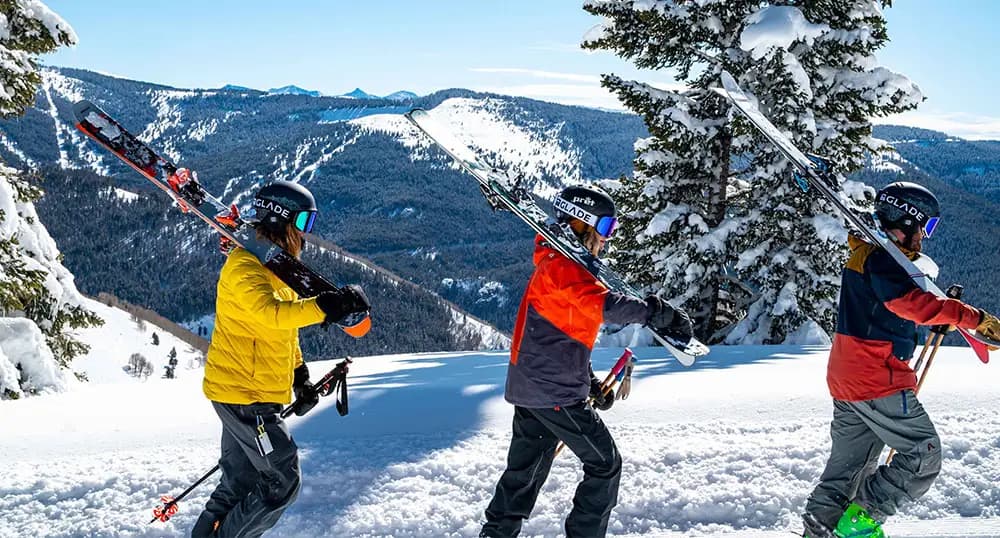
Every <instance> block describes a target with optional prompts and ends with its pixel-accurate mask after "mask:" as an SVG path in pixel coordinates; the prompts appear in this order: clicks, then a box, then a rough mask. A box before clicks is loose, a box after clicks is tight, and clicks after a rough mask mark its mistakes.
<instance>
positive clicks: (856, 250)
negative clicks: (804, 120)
mask: <svg viewBox="0 0 1000 538" xmlns="http://www.w3.org/2000/svg"><path fill="white" fill-rule="evenodd" d="M875 214H876V217H877V218H878V220H879V223H880V224H881V227H882V229H883V230H885V233H886V235H887V236H888V237H889V238H890V240H892V241H893V242H894V243H895V244H896V245H897V246H898V247H899V248H900V249H901V250H902V251H903V253H905V254H906V255H907V257H909V258H910V259H915V258H916V257H918V256H919V253H920V249H921V242H922V240H923V239H924V237H931V234H932V233H933V232H934V230H935V228H936V227H937V225H938V223H939V222H940V210H939V204H938V200H937V198H936V197H935V196H934V194H932V193H931V192H930V191H929V190H927V189H926V188H924V187H922V186H920V185H917V184H915V183H908V182H897V183H892V184H890V185H888V186H886V187H885V188H883V189H882V190H881V191H879V192H878V195H877V198H876V202H875ZM848 241H849V244H850V248H851V256H850V258H849V259H848V261H847V265H846V267H845V268H844V271H843V276H842V280H841V291H840V306H839V312H838V315H837V330H836V335H835V336H834V340H833V347H832V349H831V350H830V360H829V364H828V366H827V384H828V386H829V389H830V395H831V396H833V406H834V409H833V422H832V424H831V426H830V436H831V438H832V440H833V446H832V447H831V450H830V459H829V460H828V461H827V464H826V469H825V470H824V471H823V474H822V476H821V477H820V482H819V485H817V486H816V489H815V490H814V491H813V492H812V494H811V495H810V496H809V499H808V501H807V503H806V511H805V513H804V514H803V516H802V518H803V521H804V523H805V533H804V536H808V537H811V538H832V537H846V536H852V537H884V536H885V534H884V532H883V531H882V528H881V525H882V522H884V521H885V519H886V517H887V516H891V515H892V514H895V513H896V510H897V508H898V507H899V505H900V504H901V503H903V502H904V501H907V500H912V499H917V498H919V497H920V496H922V495H923V494H924V493H926V492H927V490H928V489H929V488H930V486H931V483H932V482H933V481H934V479H935V477H937V475H938V472H939V471H940V468H941V441H940V439H939V438H938V434H937V431H936V430H935V428H934V424H933V423H932V422H931V419H930V417H929V416H928V415H927V412H926V411H924V408H923V406H921V405H920V402H919V401H917V398H916V395H915V393H914V389H915V387H916V374H915V373H914V372H913V370H912V369H911V368H910V366H909V364H908V363H907V361H908V360H909V359H910V358H912V356H913V351H914V348H915V347H916V336H917V333H916V325H917V324H920V325H954V326H957V327H961V328H964V329H975V330H976V332H978V333H981V334H982V335H984V336H986V337H988V338H992V339H997V338H1000V322H998V321H997V318H995V317H994V316H992V315H990V314H988V313H987V312H986V311H984V310H980V309H976V308H973V307H971V306H969V305H966V304H964V303H962V302H961V301H958V300H955V299H944V298H940V297H937V296H935V295H933V294H931V293H929V292H925V291H922V290H920V289H919V288H918V287H917V286H916V284H914V283H913V281H912V280H911V279H910V277H909V276H908V275H907V274H906V272H905V271H904V270H903V269H902V268H901V267H900V266H899V265H898V264H897V263H896V262H894V261H893V260H892V258H891V257H890V255H889V253H888V252H886V251H885V250H884V249H882V248H880V247H877V246H874V245H871V244H869V243H866V242H864V241H862V240H860V239H858V238H856V237H854V236H851V237H849V238H848ZM885 445H889V446H890V447H892V448H894V449H896V451H897V454H896V457H895V458H893V460H892V462H891V463H890V464H889V465H882V466H878V465H877V462H878V457H879V454H880V453H881V452H882V448H883V447H884V446H885Z"/></svg>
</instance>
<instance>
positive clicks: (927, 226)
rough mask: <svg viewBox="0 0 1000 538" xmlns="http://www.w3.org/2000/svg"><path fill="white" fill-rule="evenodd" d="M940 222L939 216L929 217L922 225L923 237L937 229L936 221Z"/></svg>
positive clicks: (932, 233)
mask: <svg viewBox="0 0 1000 538" xmlns="http://www.w3.org/2000/svg"><path fill="white" fill-rule="evenodd" d="M940 222H941V217H931V218H929V219H927V222H925V223H924V227H923V232H924V237H930V236H931V235H934V230H937V227H938V223H940Z"/></svg>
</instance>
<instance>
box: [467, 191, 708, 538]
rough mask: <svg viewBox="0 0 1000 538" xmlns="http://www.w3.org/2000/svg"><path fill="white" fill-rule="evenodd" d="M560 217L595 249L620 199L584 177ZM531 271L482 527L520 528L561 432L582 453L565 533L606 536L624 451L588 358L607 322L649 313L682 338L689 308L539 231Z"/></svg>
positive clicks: (611, 225)
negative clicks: (573, 253)
mask: <svg viewBox="0 0 1000 538" xmlns="http://www.w3.org/2000/svg"><path fill="white" fill-rule="evenodd" d="M553 205H554V207H555V209H556V213H557V215H558V216H559V220H560V222H562V223H565V224H567V225H568V226H570V227H571V229H572V230H573V232H574V234H575V235H576V237H577V239H578V240H579V241H580V243H581V244H582V245H583V246H584V247H585V248H586V249H587V250H589V251H590V252H591V253H592V254H593V255H594V256H599V255H600V252H601V251H602V250H603V248H604V245H605V242H606V241H607V240H608V239H609V238H611V236H612V234H613V233H614V231H615V227H616V226H617V223H618V221H617V218H616V210H615V204H614V201H613V200H612V199H611V198H610V197H609V196H608V195H607V194H605V193H604V192H601V191H599V190H597V189H595V188H592V187H587V186H573V187H568V188H566V189H564V190H563V191H562V192H561V193H560V194H559V196H558V197H557V198H556V200H555V202H554V204H553ZM534 262H535V271H534V274H533V275H532V276H531V280H530V281H529V282H528V287H527V290H525V293H524V297H523V298H522V299H521V306H520V308H519V310H518V315H517V322H516V324H515V329H514V340H513V344H512V346H511V357H510V364H509V365H508V369H507V384H506V391H505V398H506V400H507V401H508V402H510V403H512V404H514V420H513V437H512V438H511V442H510V449H509V451H508V454H507V468H506V470H505V471H504V472H503V475H502V476H501V477H500V480H499V482H498V483H497V486H496V493H495V495H494V497H493V500H492V501H491V502H490V504H489V507H488V508H487V509H486V520H487V521H486V523H485V524H484V525H483V528H482V532H481V533H480V536H481V537H509V536H517V534H518V533H519V532H520V530H521V523H522V521H523V520H524V519H526V518H527V517H528V516H529V515H530V514H531V510H532V508H533V507H534V505H535V500H536V498H537V496H538V492H539V490H540V489H541V487H542V484H544V482H545V479H546V478H547V476H548V474H549V468H550V467H551V465H552V459H553V456H554V453H555V449H556V445H557V443H558V442H559V441H560V440H562V441H563V442H564V443H565V444H566V446H568V447H569V448H570V449H571V450H572V451H573V452H574V453H575V454H576V455H577V456H578V457H579V458H580V460H581V461H582V462H583V471H584V478H583V481H582V482H581V483H580V485H579V486H578V487H577V490H576V496H575V497H574V499H573V510H572V511H571V512H570V514H569V516H568V517H567V518H566V535H567V536H568V537H571V538H574V537H580V536H604V535H605V533H606V531H607V526H608V518H609V517H610V515H611V509H612V508H613V507H614V506H615V504H616V503H617V500H618V484H619V481H620V477H621V466H622V460H621V456H620V455H619V453H618V449H617V447H616V446H615V442H614V440H613V439H612V438H611V433H610V432H609V431H608V429H607V427H606V426H605V425H604V423H603V422H602V421H601V419H600V417H598V415H597V413H596V412H595V411H594V409H593V408H592V407H591V406H589V405H587V404H586V400H587V398H588V396H593V397H594V406H596V407H597V408H599V409H608V408H610V407H611V405H612V404H613V403H614V393H611V394H609V395H607V396H606V397H605V396H602V395H601V393H600V381H599V380H598V379H597V377H596V376H595V375H594V371H593V369H592V368H591V365H590V353H591V348H592V347H593V344H594V340H595V339H596V337H597V331H598V329H599V328H600V325H601V323H603V322H605V321H606V322H610V323H645V324H648V325H649V326H651V327H652V328H654V329H656V330H658V331H662V332H667V333H669V334H671V335H675V336H678V337H679V338H682V339H683V338H688V339H689V338H691V335H692V326H691V320H690V318H689V317H688V316H687V314H686V313H685V312H684V311H682V310H678V309H675V308H673V307H672V306H670V305H669V304H668V303H667V302H666V301H664V300H662V299H660V298H659V297H657V296H655V295H652V296H649V297H648V298H647V299H646V300H645V301H643V300H641V299H635V298H632V297H628V296H625V295H622V294H619V293H615V292H610V291H609V290H608V289H607V288H606V287H605V286H603V285H602V284H600V283H598V281H597V279H596V278H595V277H594V276H593V275H592V274H591V273H590V272H588V271H587V270H586V269H585V268H584V267H581V266H580V265H579V264H577V263H574V262H573V261H571V260H570V259H568V258H566V257H565V256H563V255H561V254H559V253H558V252H557V251H556V250H554V249H553V248H551V247H550V246H549V245H548V244H547V243H546V242H545V241H544V239H543V238H542V237H541V236H539V237H537V238H536V240H535V254H534Z"/></svg>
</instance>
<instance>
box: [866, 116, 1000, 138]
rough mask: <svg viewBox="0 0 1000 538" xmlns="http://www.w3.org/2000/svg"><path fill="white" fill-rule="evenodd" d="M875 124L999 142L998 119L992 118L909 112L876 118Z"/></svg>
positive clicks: (999, 120) (999, 125)
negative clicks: (903, 126)
mask: <svg viewBox="0 0 1000 538" xmlns="http://www.w3.org/2000/svg"><path fill="white" fill-rule="evenodd" d="M875 123H889V124H893V125H908V126H910V127H921V128H923V129H932V130H934V131H941V132H943V133H947V134H950V135H954V136H958V137H961V138H965V139H968V140H1000V118H998V117H994V116H980V115H976V114H968V113H964V112H921V111H911V112H904V113H903V114H896V115H894V116H889V117H887V118H878V119H876V120H875Z"/></svg>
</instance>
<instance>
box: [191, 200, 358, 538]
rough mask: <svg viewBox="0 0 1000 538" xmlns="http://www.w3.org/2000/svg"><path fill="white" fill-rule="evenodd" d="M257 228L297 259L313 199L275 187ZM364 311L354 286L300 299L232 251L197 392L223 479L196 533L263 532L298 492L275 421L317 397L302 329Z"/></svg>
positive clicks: (290, 444)
mask: <svg viewBox="0 0 1000 538" xmlns="http://www.w3.org/2000/svg"><path fill="white" fill-rule="evenodd" d="M254 207H255V209H256V217H257V221H256V223H254V227H255V229H256V232H257V233H258V234H259V235H261V236H264V237H266V238H267V239H270V240H271V241H273V242H274V243H275V244H276V245H278V246H280V247H281V248H283V249H285V250H286V251H288V252H289V253H291V254H293V255H295V256H298V255H299V253H300V252H301V250H302V246H303V242H304V240H303V234H304V233H307V232H309V231H310V230H312V227H313V223H314V221H315V219H316V202H315V200H314V199H313V196H312V194H311V193H310V192H309V191H308V190H306V189H305V188H304V187H302V186H300V185H298V184H297V183H292V182H287V181H276V182H274V183H270V184H268V185H266V186H264V187H263V188H261V189H260V190H259V191H258V192H257V194H256V197H255V198H254ZM369 309H370V305H369V303H368V299H367V297H366V296H365V294H364V292H363V291H362V290H361V288H360V287H358V286H347V287H344V288H341V289H339V290H338V291H337V292H324V293H322V294H320V295H318V296H316V297H314V298H309V299H299V298H298V297H297V296H296V294H295V292H293V291H292V290H291V289H290V288H288V286H286V285H285V284H283V283H282V282H281V281H280V280H279V279H278V278H277V277H276V276H274V275H273V274H272V273H271V272H270V271H268V270H267V269H266V268H265V267H264V266H263V265H262V264H261V263H260V261H259V260H258V259H257V258H256V257H255V256H254V255H253V254H251V253H250V252H247V251H246V250H243V249H242V248H236V249H234V250H233V251H232V252H231V253H230V254H229V257H228V259H227V260H226V263H225V265H223V267H222V271H221V274H220V275H219V284H218V296H217V300H216V314H215V328H214V331H213V333H212V342H211V345H210V346H209V349H208V356H207V360H206V364H205V379H204V383H203V390H204V393H205V396H207V397H208V399H209V400H211V402H212V406H213V407H214V408H215V412H216V413H217V414H218V415H219V418H220V420H221V421H222V456H221V458H220V459H219V466H220V467H221V469H222V478H221V479H220V481H219V485H218V487H216V489H215V491H214V492H212V495H211V497H210V498H209V500H208V502H207V503H206V505H205V511H204V512H202V514H201V516H200V517H199V518H198V520H197V522H196V523H195V525H194V528H193V529H192V531H191V535H192V536H193V537H204V536H220V537H228V536H240V537H245V536H260V535H261V534H262V533H263V532H264V531H266V530H267V529H270V528H271V527H272V526H274V524H275V523H276V522H277V521H278V518H279V517H281V514H282V512H284V510H285V509H286V508H287V507H288V506H289V505H290V504H291V503H292V501H294V500H295V497H296V496H297V495H298V491H299V481H300V473H299V461H298V449H297V447H296V445H295V441H294V440H292V437H291V435H290V434H289V433H288V428H287V427H286V426H285V424H284V422H283V421H282V420H281V418H280V417H279V413H280V412H281V408H282V405H283V404H287V403H289V402H290V401H291V400H292V393H293V392H294V394H295V398H296V401H299V402H300V403H305V404H306V405H305V406H304V407H300V408H299V409H297V410H296V414H300V415H301V414H304V412H305V411H306V410H308V408H309V407H311V406H312V405H314V404H315V402H316V401H317V400H318V398H319V397H318V395H317V394H316V393H315V392H313V391H311V389H310V386H311V385H310V384H309V369H308V367H307V366H306V364H305V363H304V362H303V361H302V351H301V350H300V349H299V339H298V330H299V328H301V327H306V326H308V325H313V324H316V323H320V322H323V321H324V320H329V321H332V322H335V321H339V320H341V319H343V318H344V317H345V316H347V315H349V314H352V313H357V312H365V311H368V310H369Z"/></svg>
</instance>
